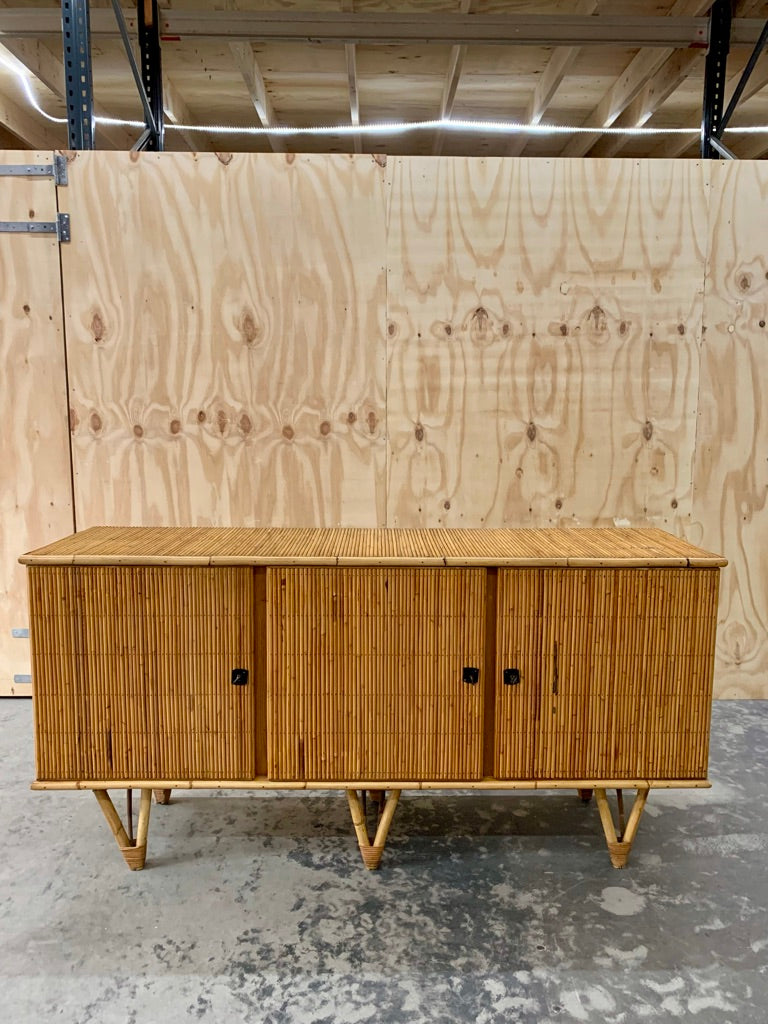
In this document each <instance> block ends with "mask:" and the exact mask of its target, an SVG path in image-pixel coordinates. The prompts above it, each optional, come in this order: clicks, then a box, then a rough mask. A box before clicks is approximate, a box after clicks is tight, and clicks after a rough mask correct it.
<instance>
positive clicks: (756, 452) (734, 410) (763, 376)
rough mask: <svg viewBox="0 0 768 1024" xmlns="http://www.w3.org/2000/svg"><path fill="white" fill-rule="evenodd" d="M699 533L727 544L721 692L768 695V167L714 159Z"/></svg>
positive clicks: (696, 513)
mask: <svg viewBox="0 0 768 1024" xmlns="http://www.w3.org/2000/svg"><path fill="white" fill-rule="evenodd" d="M707 251H708V265H707V276H706V293H705V301H704V326H705V333H704V338H703V342H702V346H701V386H700V392H699V402H698V419H699V423H698V435H697V444H696V465H695V473H694V502H693V516H692V523H691V530H690V534H689V535H690V537H691V539H694V540H695V539H698V540H700V541H701V542H702V543H703V544H705V545H707V546H709V547H712V548H717V549H718V550H721V551H723V552H725V554H726V555H727V556H728V558H729V560H730V565H729V566H728V568H727V569H726V570H725V571H724V574H723V580H722V587H721V598H720V628H719V630H718V642H717V673H716V686H717V692H718V693H719V695H720V696H724V697H768V507H766V504H767V501H766V500H767V499H768V404H767V400H766V382H768V327H767V326H766V324H767V323H768V167H767V166H766V165H765V164H764V163H758V162H752V161H744V162H740V161H738V162H734V163H730V162H729V163H717V164H714V165H713V166H712V202H711V216H710V224H709V241H708V245H707Z"/></svg>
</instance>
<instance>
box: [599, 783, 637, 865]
mask: <svg viewBox="0 0 768 1024" xmlns="http://www.w3.org/2000/svg"><path fill="white" fill-rule="evenodd" d="M595 798H596V800H597V809H598V811H599V812H600V820H601V822H602V824H603V832H604V833H605V840H606V842H607V844H608V853H609V854H610V857H611V864H613V866H614V867H615V868H623V867H626V864H627V859H628V857H629V854H630V851H631V849H632V843H633V842H634V838H635V836H636V835H637V828H638V826H639V824H640V817H641V815H642V813H643V810H644V809H645V802H646V800H647V799H648V788H647V787H644V788H642V789H638V790H637V796H636V797H635V800H634V803H633V804H632V810H631V811H630V814H629V820H628V821H627V827H626V828H625V829H624V830H623V832H619V834H618V835H617V834H616V827H615V826H614V823H613V815H612V814H611V808H610V805H609V803H608V797H607V796H606V793H605V790H604V789H596V790H595ZM619 807H620V812H619V813H620V820H621V819H623V808H622V805H621V804H620V805H619Z"/></svg>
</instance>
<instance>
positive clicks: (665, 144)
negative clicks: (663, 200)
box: [590, 0, 762, 157]
mask: <svg viewBox="0 0 768 1024" xmlns="http://www.w3.org/2000/svg"><path fill="white" fill-rule="evenodd" d="M761 6H762V0H760V2H756V0H737V2H736V4H735V6H734V9H733V13H734V17H736V18H748V17H750V16H751V15H752V14H754V13H756V12H757V11H758V10H760V8H761ZM700 56H704V51H701V54H700ZM675 58H676V59H677V62H678V66H679V69H680V75H681V77H679V78H678V80H677V82H675V81H674V79H675V66H676V65H675V62H674V61H675ZM695 59H696V58H695V57H694V56H693V55H692V54H691V61H692V63H695ZM668 63H669V65H670V67H669V70H668V75H669V81H668V82H665V79H664V75H665V68H662V69H661V71H660V72H659V85H658V91H659V94H660V98H659V101H658V103H656V104H655V105H653V106H652V109H651V113H655V112H656V110H658V109H659V107H661V105H662V104H663V102H664V100H665V99H666V98H667V96H670V95H671V94H672V92H674V90H675V88H677V85H679V84H680V83H681V82H682V81H683V78H684V77H685V75H686V74H687V73H688V70H687V67H688V68H689V67H690V66H691V65H688V66H686V62H685V60H684V55H683V54H682V53H678V54H675V56H674V57H673V58H670V61H669V62H668ZM754 74H759V71H758V68H755V71H754ZM740 77H741V72H740V71H739V73H738V74H736V75H735V77H734V78H732V79H731V80H730V81H729V83H728V92H729V95H730V94H731V93H732V92H733V90H734V89H735V87H736V83H737V82H738V80H739V78H740ZM667 88H668V91H666V90H667ZM750 88H752V89H754V84H753V83H751V82H750ZM665 91H666V95H664V96H661V94H662V93H664V92H665ZM749 95H754V92H750V93H749ZM646 121H647V118H646V117H645V111H641V112H640V114H639V119H638V121H636V122H635V123H636V124H641V123H645V122H646ZM697 122H699V123H700V122H701V105H699V106H698V107H697V108H696V109H695V110H690V111H688V112H687V114H686V116H685V117H684V118H683V119H682V120H681V121H680V122H679V123H680V124H682V125H685V124H696V123H697ZM626 141H627V140H626V138H623V139H622V144H625V143H626ZM694 142H696V144H697V145H698V144H699V139H698V136H697V137H696V138H695V139H693V138H692V137H691V136H688V135H670V136H668V137H667V138H664V139H662V141H661V142H659V143H658V144H657V145H656V146H654V147H653V149H652V150H651V151H650V153H649V154H648V155H649V156H652V157H677V156H682V155H683V154H684V153H687V151H688V150H689V149H691V147H692V146H693V144H694ZM613 152H618V150H613V151H612V152H609V153H606V154H603V153H602V152H600V153H599V154H598V153H597V152H595V153H594V154H590V155H595V156H597V155H601V156H602V155H613Z"/></svg>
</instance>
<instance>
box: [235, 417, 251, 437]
mask: <svg viewBox="0 0 768 1024" xmlns="http://www.w3.org/2000/svg"><path fill="white" fill-rule="evenodd" d="M237 425H238V426H239V427H240V430H241V432H242V433H243V434H250V432H251V431H252V430H253V424H252V423H251V417H250V416H249V415H248V414H247V413H245V412H244V413H242V414H241V416H240V419H239V420H238V421H237Z"/></svg>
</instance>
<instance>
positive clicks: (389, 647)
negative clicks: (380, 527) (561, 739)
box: [267, 568, 485, 781]
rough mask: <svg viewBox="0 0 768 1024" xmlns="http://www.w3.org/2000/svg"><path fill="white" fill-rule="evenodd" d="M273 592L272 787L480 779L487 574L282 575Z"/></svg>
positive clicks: (285, 571)
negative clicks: (476, 673)
mask: <svg viewBox="0 0 768 1024" xmlns="http://www.w3.org/2000/svg"><path fill="white" fill-rule="evenodd" d="M267 590H268V598H267V607H268V619H269V630H268V636H269V645H270V646H269V650H268V659H269V712H268V714H269V723H270V737H271V746H270V751H269V776H270V778H273V779H285V780H294V779H307V780H321V779H327V780H329V781H334V780H347V779H370V780H374V779H424V780H429V779H433V780H434V779H457V780H460V779H476V778H479V777H480V776H481V774H482V737H483V685H484V680H483V676H484V674H485V673H484V671H483V665H484V627H485V571H484V570H483V569H462V570H453V569H421V568H419V569H400V568H392V569H383V568H361V569H356V568H350V569H337V568H332V569H330V568H329V569H326V568H278V569H268V570H267ZM465 667H470V668H472V667H474V668H478V669H479V670H480V681H479V682H478V683H477V684H476V685H473V684H470V683H465V682H463V669H464V668H465Z"/></svg>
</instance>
